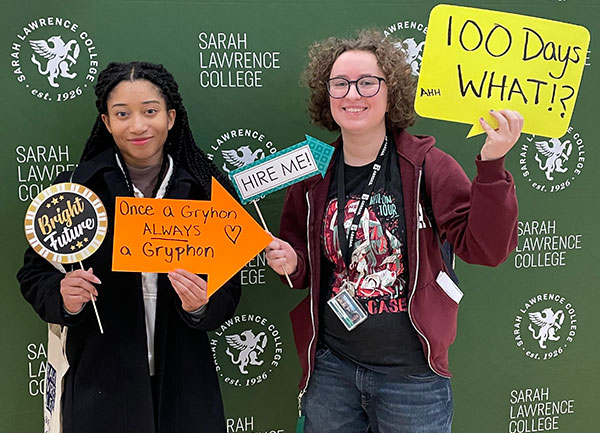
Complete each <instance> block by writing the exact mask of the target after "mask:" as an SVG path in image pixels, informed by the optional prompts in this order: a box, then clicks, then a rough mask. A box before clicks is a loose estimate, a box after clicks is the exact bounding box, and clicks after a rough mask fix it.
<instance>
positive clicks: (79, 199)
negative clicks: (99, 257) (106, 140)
mask: <svg viewBox="0 0 600 433" xmlns="http://www.w3.org/2000/svg"><path fill="white" fill-rule="evenodd" d="M106 227H107V218H106V210H105V209H104V205H103V204H102V202H101V201H100V199H99V198H98V196H97V195H96V194H94V193H93V192H92V191H91V190H89V189H88V188H86V187H85V186H82V185H79V184H76V183H70V182H65V183H59V184H56V185H52V186H50V187H48V188H46V189H45V190H43V191H42V192H40V193H39V194H38V195H37V197H36V198H34V199H33V201H32V202H31V204H30V205H29V208H28V209H27V213H26V214H25V236H26V237H27V241H28V242H29V244H30V245H31V247H32V248H33V249H34V250H35V251H36V252H37V253H38V254H40V255H41V256H42V257H44V258H46V259H48V260H50V261H53V262H59V263H77V262H80V261H81V260H83V259H85V258H87V257H89V256H91V255H92V254H93V253H94V252H95V251H96V250H97V249H98V248H99V247H100V244H101V243H102V241H103V240H104V236H105V235H106Z"/></svg>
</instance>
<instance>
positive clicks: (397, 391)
mask: <svg viewBox="0 0 600 433" xmlns="http://www.w3.org/2000/svg"><path fill="white" fill-rule="evenodd" d="M309 57H310V63H309V65H308V67H307V68H306V71H305V78H306V82H307V84H308V86H309V88H310V90H311V95H310V101H309V107H308V111H309V113H310V116H311V118H312V121H313V122H315V123H316V124H318V125H321V126H323V127H324V128H326V129H328V130H330V131H340V133H341V134H340V137H339V138H338V140H337V141H336V142H335V143H334V144H333V145H334V146H335V147H336V153H335V155H334V158H333V159H332V163H331V165H330V167H329V169H328V171H327V173H326V175H325V177H324V178H321V177H320V176H315V177H313V178H310V179H307V180H306V181H304V182H302V183H298V184H296V185H293V186H292V187H290V188H289V189H288V191H287V195H286V198H285V202H284V207H283V211H282V216H281V226H280V238H275V239H274V240H273V242H272V243H271V244H270V245H269V246H268V247H267V260H268V263H269V265H270V266H271V267H272V268H273V270H274V271H275V272H277V273H279V274H283V273H284V272H287V273H288V274H289V277H290V279H291V281H292V284H293V286H294V287H295V288H298V289H302V288H306V287H308V288H309V294H308V296H307V297H306V298H305V299H304V300H303V301H302V302H301V303H300V304H299V305H298V306H297V307H296V308H295V309H294V310H293V311H292V313H291V318H292V325H293V328H294V335H295V339H296V346H297V348H298V352H299V356H300V361H301V364H302V367H303V375H302V379H301V382H300V394H299V405H300V412H301V418H300V422H304V428H305V431H306V432H307V433H314V432H328V433H332V432H340V433H342V432H343V433H354V432H356V433H359V432H361V433H363V432H366V431H367V430H368V429H371V431H372V432H374V433H379V432H380V433H388V432H402V433H447V432H450V429H451V421H452V408H453V403H452V393H451V388H450V381H449V378H450V376H451V374H450V371H449V368H448V348H449V346H450V344H451V343H452V341H453V340H454V337H455V335H456V315H457V309H458V301H459V300H460V296H461V295H462V293H461V292H460V290H459V289H458V288H457V287H456V286H453V284H454V283H453V282H452V281H451V280H450V277H448V275H447V271H448V269H447V268H446V265H445V264H444V260H443V259H442V255H441V253H440V245H441V242H442V241H443V240H448V241H450V242H451V243H452V244H453V245H454V248H455V252H456V253H457V254H458V256H459V257H461V258H462V259H463V260H465V261H466V262H469V263H478V264H482V265H488V266H496V265H498V264H500V263H502V262H503V261H504V260H505V259H506V258H507V256H508V255H509V253H510V252H511V251H512V250H513V249H514V248H515V247H516V244H517V231H516V227H517V199H516V195H515V188H514V183H513V179H512V176H511V175H510V173H508V172H507V171H506V170H505V169H504V155H505V154H506V153H507V152H508V151H509V150H510V149H511V148H512V147H513V145H514V144H515V142H516V141H517V139H518V137H519V135H520V131H521V129H522V125H523V119H522V117H521V116H520V115H519V114H518V113H517V112H514V111H511V110H500V111H493V112H492V116H494V118H495V119H496V120H497V121H498V128H497V129H496V130H494V129H493V128H492V127H490V125H488V123H486V122H485V120H483V119H480V122H481V125H482V127H483V128H484V130H485V132H486V133H487V137H486V139H485V142H484V144H483V146H482V148H481V151H480V154H479V155H478V156H477V157H476V159H475V164H476V166H477V176H476V177H475V179H474V180H473V181H472V182H471V181H470V180H469V179H468V178H467V176H466V175H465V173H464V171H463V170H462V168H461V167H460V166H459V165H458V163H457V162H456V161H455V160H454V159H453V158H452V157H451V156H449V155H448V154H446V153H444V152H442V151H441V150H439V149H438V148H436V147H435V146H434V143H435V139H434V138H433V137H428V136H414V135H411V134H409V133H408V132H407V131H406V128H408V127H409V126H411V125H412V124H413V122H414V119H415V112H414V108H413V102H414V94H415V87H416V86H415V81H414V79H413V78H412V76H411V74H410V71H411V69H410V66H409V65H407V63H406V62H405V58H404V55H403V53H402V51H400V50H398V49H396V48H395V47H394V46H393V44H392V43H391V42H390V41H389V40H382V37H381V34H380V33H378V32H373V31H363V32H361V33H360V34H359V35H358V37H357V38H355V39H348V40H345V39H338V38H330V39H327V40H325V41H323V42H318V43H315V44H314V45H313V46H312V47H311V49H310V52H309ZM338 209H339V210H341V211H339V212H338ZM428 210H429V211H428Z"/></svg>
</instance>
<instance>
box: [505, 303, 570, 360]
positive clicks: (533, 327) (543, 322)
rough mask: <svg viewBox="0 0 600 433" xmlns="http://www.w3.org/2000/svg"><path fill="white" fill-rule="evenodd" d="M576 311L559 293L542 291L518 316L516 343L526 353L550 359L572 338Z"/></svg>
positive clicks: (515, 328) (532, 357) (560, 351)
mask: <svg viewBox="0 0 600 433" xmlns="http://www.w3.org/2000/svg"><path fill="white" fill-rule="evenodd" d="M576 331H577V314H576V313H575V308H574V307H573V304H571V303H570V302H569V301H567V300H566V299H565V298H564V297H563V296H561V295H559V294H556V293H542V294H539V295H536V296H533V297H532V298H530V299H528V300H527V301H526V302H525V305H524V306H523V307H521V308H520V309H519V314H517V316H516V317H515V323H514V327H513V334H514V339H515V343H516V345H517V347H518V348H520V349H521V350H522V351H523V353H524V354H525V356H527V357H529V358H531V359H535V360H539V361H547V360H549V359H552V358H556V357H557V356H559V355H561V354H562V353H563V352H564V351H565V349H566V348H567V346H568V345H569V344H570V343H572V342H573V339H574V338H575V332H576Z"/></svg>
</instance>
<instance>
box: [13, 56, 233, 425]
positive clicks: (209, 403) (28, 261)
mask: <svg viewBox="0 0 600 433" xmlns="http://www.w3.org/2000/svg"><path fill="white" fill-rule="evenodd" d="M95 93H96V98H97V99H96V107H97V108H98V116H97V118H96V122H95V124H94V126H93V128H92V132H91V134H90V136H89V138H88V140H87V143H86V145H85V148H84V150H83V154H82V156H81V160H80V163H79V165H78V167H77V168H76V169H75V170H74V172H72V173H63V174H61V175H60V176H59V178H58V180H57V182H69V181H70V182H75V183H79V184H82V185H85V186H86V187H88V188H89V189H91V190H92V191H93V192H95V193H96V195H98V196H99V197H100V199H101V200H102V203H103V204H104V206H105V207H106V211H107V215H108V232H107V239H105V240H104V242H103V243H102V245H101V246H100V248H99V249H98V251H96V252H95V253H94V254H93V255H92V256H90V257H89V258H88V259H86V260H85V261H84V262H85V263H84V268H85V269H76V268H73V269H70V271H69V272H67V269H64V268H63V269H60V270H59V268H61V265H60V264H54V266H53V265H52V264H50V263H49V262H47V261H46V260H45V259H43V258H42V257H41V256H39V255H38V254H36V253H35V252H34V251H33V250H32V249H31V248H29V249H28V250H27V252H26V253H25V263H24V265H23V267H22V268H21V270H20V271H19V273H18V275H17V278H18V279H19V281H20V283H21V291H22V293H23V296H24V297H25V299H26V300H27V301H28V302H29V303H31V305H32V306H33V308H34V309H35V311H36V312H37V313H38V314H39V316H40V317H41V318H42V319H43V320H44V321H46V322H48V323H51V324H58V325H61V326H62V327H63V328H64V327H66V328H67V330H68V332H67V333H66V344H65V355H66V359H67V361H68V364H69V369H68V370H67V373H66V375H65V377H64V383H63V384H62V389H63V390H64V392H63V395H62V396H58V399H57V401H56V407H57V408H59V410H60V409H62V424H63V425H62V429H61V431H62V432H63V433H106V432H110V433H140V432H144V433H149V432H157V433H173V432H181V433H185V432H188V433H192V432H193V433H201V432H205V433H225V430H226V426H225V416H224V411H223V403H222V401H221V395H220V391H219V382H218V378H217V375H216V371H215V366H214V362H213V357H212V352H211V348H210V345H209V341H208V337H207V334H206V331H210V330H213V329H216V328H218V327H219V326H220V325H221V324H222V323H223V322H224V321H225V320H227V319H229V318H230V317H232V316H233V313H234V310H235V308H236V306H237V304H238V301H239V298H240V279H239V275H236V276H235V277H233V278H232V279H231V280H230V281H229V282H227V283H226V284H225V285H224V286H223V287H222V288H221V289H220V290H219V291H217V292H216V293H215V294H213V295H212V296H211V297H210V300H209V299H208V297H207V293H206V281H205V280H204V279H203V278H201V277H200V276H198V275H195V274H193V273H191V272H188V271H187V270H185V269H173V271H172V272H169V273H168V274H155V273H146V272H143V273H139V272H135V273H134V272H130V273H124V272H112V270H111V257H112V248H113V239H112V234H113V233H114V227H113V226H114V219H113V216H114V213H115V197H117V196H125V197H133V196H135V197H154V198H163V197H169V198H178V199H196V200H207V199H208V198H209V197H210V193H211V190H210V189H211V179H212V177H215V178H217V180H218V181H219V182H220V183H221V184H222V185H223V186H225V187H226V188H228V189H229V190H230V191H231V192H233V188H232V186H231V184H230V183H229V181H228V180H227V178H226V177H225V176H224V175H223V174H222V173H221V172H220V171H219V170H218V169H217V168H216V167H215V166H214V164H213V163H212V162H210V161H209V159H208V158H207V156H206V155H205V154H204V153H203V152H202V151H201V150H200V149H199V148H198V146H196V143H195V142H194V137H193V136H192V132H191V130H190V126H189V123H188V117H187V112H186V110H185V107H184V105H183V101H182V99H181V95H180V94H179V89H178V86H177V83H176V82H175V79H174V78H173V76H172V75H171V74H170V73H169V72H168V71H167V70H166V69H165V68H164V67H163V66H162V65H155V64H152V63H144V62H133V63H111V64H109V65H108V66H107V67H106V69H104V70H103V71H102V72H100V74H99V75H98V83H97V84H96V87H95ZM61 271H62V272H61ZM91 299H94V300H95V301H96V305H97V307H98V310H99V313H100V317H101V318H102V324H103V328H104V333H103V334H101V333H100V331H99V330H98V324H97V323H96V318H95V316H94V313H93V311H92V305H90V302H88V301H90V300H91ZM59 413H60V412H59ZM59 416H60V415H59ZM45 431H46V430H45ZM53 431H54V430H53Z"/></svg>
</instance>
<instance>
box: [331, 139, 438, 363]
mask: <svg viewBox="0 0 600 433" xmlns="http://www.w3.org/2000/svg"><path fill="white" fill-rule="evenodd" d="M336 166H337V164H336ZM372 167H373V163H371V164H368V165H366V166H362V167H352V166H348V165H346V164H344V170H345V171H344V178H345V181H346V186H345V191H346V207H345V215H344V228H345V230H346V233H345V236H346V238H347V235H348V232H349V229H350V225H351V224H352V219H353V218H354V215H355V213H356V208H357V207H358V203H359V199H360V195H361V194H362V192H363V189H364V187H365V185H366V183H367V180H368V177H369V176H370V175H371V173H372ZM328 199H329V201H328V204H327V207H326V208H325V215H324V229H323V233H322V237H321V240H322V247H323V252H324V255H325V257H326V258H327V259H328V260H329V261H330V262H331V264H332V266H331V267H332V269H333V272H332V274H331V276H330V279H329V287H328V292H327V295H326V298H325V299H323V301H325V302H326V301H327V300H329V299H330V298H332V297H333V296H335V295H336V294H337V293H339V292H340V290H343V289H347V290H348V292H350V294H351V295H353V296H354V298H355V299H356V300H357V301H358V302H359V304H360V305H361V306H362V307H363V308H364V310H365V312H366V313H367V314H368V317H367V319H366V320H365V321H364V322H363V323H361V324H360V325H358V326H357V327H356V328H354V329H353V330H352V331H348V330H347V329H346V327H345V326H344V325H343V324H342V322H341V321H340V319H339V318H338V317H337V316H336V315H335V313H334V312H333V310H332V309H331V307H330V306H329V305H327V304H326V303H324V305H323V306H322V320H323V322H322V323H323V327H322V331H321V332H322V333H321V341H323V342H324V343H325V345H326V346H328V347H329V348H330V349H331V350H332V351H333V352H334V353H336V354H338V355H342V356H345V357H347V358H349V359H351V360H353V361H355V362H357V363H358V364H362V365H364V366H366V367H370V368H372V369H374V370H379V371H384V372H388V371H389V370H390V369H391V368H392V367H393V369H394V371H396V372H401V373H416V372H421V371H426V370H427V362H426V360H425V356H424V354H423V349H422V347H421V343H420V342H419V339H418V337H417V333H416V331H415V329H414V328H413V326H412V324H411V323H410V319H409V317H408V313H407V309H408V302H407V296H406V295H407V290H408V289H407V284H408V263H407V257H406V254H407V252H406V221H405V217H404V200H403V196H402V183H401V179H400V172H399V169H398V163H397V156H396V154H395V151H394V150H393V149H391V150H390V151H388V152H387V155H386V157H385V160H384V162H383V164H382V170H381V172H380V173H379V176H378V177H377V180H376V182H375V187H374V189H373V193H372V194H371V197H370V198H369V200H368V202H367V206H366V207H365V211H364V212H363V215H362V216H361V218H360V220H359V225H358V230H357V231H356V236H355V240H354V248H353V250H352V255H351V258H350V267H349V269H348V268H347V267H346V263H345V262H344V259H343V257H342V252H341V250H340V244H339V241H338V221H337V210H338V200H337V173H334V175H333V178H332V181H331V185H330V187H329V194H328Z"/></svg>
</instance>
